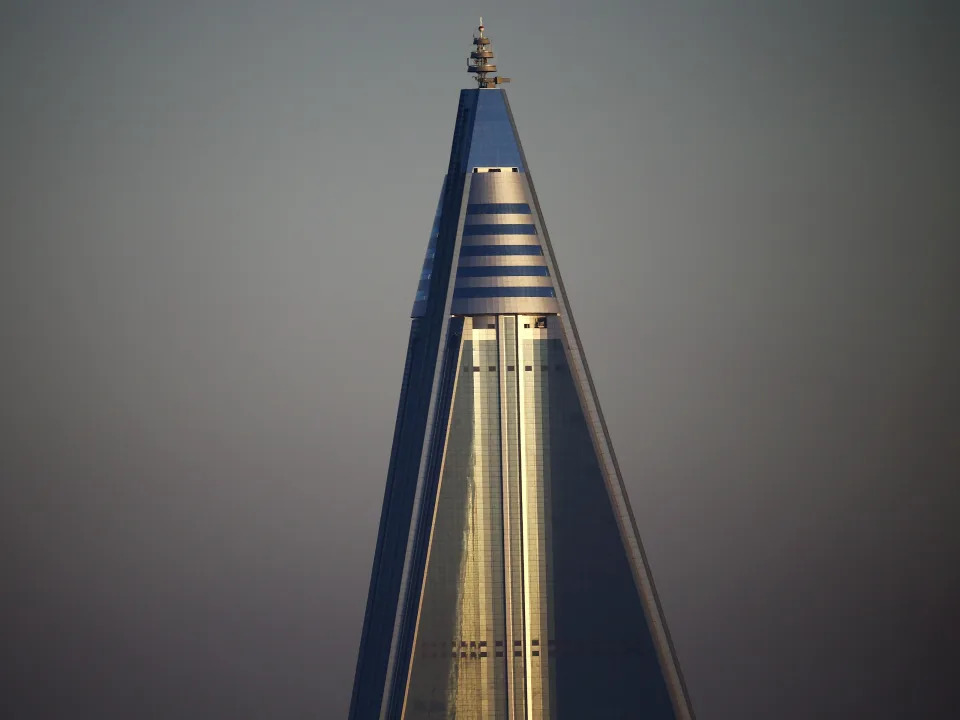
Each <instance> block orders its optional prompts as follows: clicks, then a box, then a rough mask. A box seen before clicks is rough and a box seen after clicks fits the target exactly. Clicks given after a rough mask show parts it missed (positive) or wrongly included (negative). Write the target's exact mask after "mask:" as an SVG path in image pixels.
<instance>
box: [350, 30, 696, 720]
mask: <svg viewBox="0 0 960 720" xmlns="http://www.w3.org/2000/svg"><path fill="white" fill-rule="evenodd" d="M478 30H479V32H478V34H477V36H476V37H474V40H473V43H474V50H473V51H472V52H471V53H470V58H471V61H470V63H469V66H468V69H469V71H470V72H471V73H473V74H474V76H475V79H476V81H477V87H476V88H474V89H469V90H462V91H461V93H460V104H459V107H458V109H457V118H456V124H455V126H454V133H453V146H452V148H451V151H450V162H449V165H448V168H447V174H446V177H445V178H444V182H443V187H442V191H441V194H440V202H439V205H438V207H437V212H436V216H435V219H434V223H433V229H432V231H431V233H430V240H429V242H428V245H427V255H426V259H425V260H424V263H423V272H422V274H421V276H420V283H419V285H418V288H417V294H416V298H415V300H414V304H413V312H412V318H413V320H412V323H411V328H410V340H409V345H408V349H407V358H406V366H405V369H404V374H403V386H402V389H401V393H400V407H399V410H398V412H397V424H396V430H395V433H394V439H393V451H392V453H391V457H390V466H389V471H388V475H387V487H386V494H385V497H384V502H383V511H382V514H381V519H380V530H379V538H378V541H377V549H376V555H375V557H374V564H373V575H372V578H371V583H370V592H369V597H368V600H367V609H366V615H365V618H364V627H363V636H362V639H361V643H360V653H359V657H358V661H357V670H356V677H355V681H354V689H353V698H352V703H351V708H350V718H351V719H352V720H374V719H382V720H394V719H397V720H399V719H400V718H403V719H404V720H427V719H430V720H434V719H436V720H440V719H446V718H457V719H458V720H462V719H464V718H476V719H477V720H487V719H488V718H489V719H498V720H499V719H501V718H502V719H504V720H546V719H548V718H550V719H553V718H559V719H560V720H566V719H567V718H570V719H572V720H588V719H596V720H604V719H606V718H637V719H643V720H660V719H661V718H678V719H685V718H692V717H693V713H692V711H691V709H690V706H689V702H688V699H687V695H686V691H685V689H684V685H683V680H682V678H681V675H680V669H679V666H678V664H677V660H676V657H675V654H674V651H673V648H672V645H671V643H670V639H669V635H668V633H667V628H666V625H665V623H664V620H663V616H662V613H661V610H660V606H659V602H658V600H657V596H656V591H655V590H654V586H653V581H652V579H651V576H650V571H649V568H648V567H647V562H646V559H645V557H644V554H643V549H642V547H641V544H640V540H639V536H638V534H637V529H636V524H635V522H634V519H633V514H632V512H631V510H630V506H629V504H628V502H627V497H626V494H625V491H624V486H623V482H622V480H621V477H620V471H619V469H618V467H617V463H616V460H615V458H614V455H613V449H612V447H611V445H610V440H609V437H608V434H607V430H606V427H605V425H604V421H603V417H602V415H601V414H600V407H599V405H598V403H597V398H596V394H595V392H594V388H593V383H592V381H591V379H590V375H589V372H588V370H587V365H586V360H585V356H584V352H583V348H582V347H581V344H580V340H579V337H578V336H577V331H576V328H575V326H574V323H573V317H572V315H571V314H570V308H569V306H568V304H567V299H566V296H565V294H564V291H563V283H562V282H561V280H560V274H559V272H558V269H557V263H556V259H555V257H554V254H553V251H552V249H551V246H550V240H549V236H548V235H547V228H546V225H545V224H544V219H543V215H542V213H541V211H540V206H539V204H538V202H537V195H536V192H535V190H534V187H533V182H532V179H531V176H530V174H529V171H528V166H527V162H526V158H525V157H524V154H523V149H522V147H521V145H520V140H519V138H518V136H517V131H516V126H515V124H514V121H513V116H512V114H511V112H510V106H509V104H508V102H507V97H506V94H505V92H504V91H503V90H502V89H501V88H500V87H499V85H500V84H502V83H503V82H506V80H507V79H506V78H499V77H496V76H495V75H494V73H495V72H496V66H495V65H494V64H493V51H492V46H491V44H490V39H489V38H488V37H486V36H485V34H484V27H483V25H482V21H481V25H480V27H479V29H478Z"/></svg>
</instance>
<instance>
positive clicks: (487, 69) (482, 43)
mask: <svg viewBox="0 0 960 720" xmlns="http://www.w3.org/2000/svg"><path fill="white" fill-rule="evenodd" d="M484 30H486V28H485V27H484V26H483V18H480V25H479V27H478V28H477V34H476V35H474V36H473V45H474V49H473V51H471V53H470V63H469V64H468V65H467V72H471V73H474V74H475V76H476V77H474V79H475V80H476V81H477V86H478V87H480V88H493V87H496V86H497V85H499V84H500V83H506V82H510V78H505V77H497V76H493V77H487V76H488V75H489V74H490V73H495V72H496V71H497V66H496V65H494V64H493V46H492V45H491V44H490V38H488V37H487V36H486V35H484V34H483V31H484Z"/></svg>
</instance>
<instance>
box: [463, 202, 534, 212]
mask: <svg viewBox="0 0 960 720" xmlns="http://www.w3.org/2000/svg"><path fill="white" fill-rule="evenodd" d="M509 214H518V215H529V214H530V206H529V205H528V204H527V203H470V204H469V205H467V215H509Z"/></svg>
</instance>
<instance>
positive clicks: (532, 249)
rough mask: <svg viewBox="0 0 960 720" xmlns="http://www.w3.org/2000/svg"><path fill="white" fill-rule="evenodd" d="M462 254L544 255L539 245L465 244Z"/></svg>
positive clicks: (469, 255) (461, 250)
mask: <svg viewBox="0 0 960 720" xmlns="http://www.w3.org/2000/svg"><path fill="white" fill-rule="evenodd" d="M460 254H461V255H463V256H467V257H474V256H477V255H543V249H542V248H541V247H540V246H539V245H464V246H463V247H462V248H460Z"/></svg>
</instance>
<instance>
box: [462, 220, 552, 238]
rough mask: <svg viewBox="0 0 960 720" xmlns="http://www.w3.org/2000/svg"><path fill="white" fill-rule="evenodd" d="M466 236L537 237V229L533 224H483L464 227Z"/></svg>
mask: <svg viewBox="0 0 960 720" xmlns="http://www.w3.org/2000/svg"><path fill="white" fill-rule="evenodd" d="M463 234H464V236H469V235H536V234H537V227H536V226H535V225H531V224H520V223H504V224H502V225H497V224H490V223H483V224H479V225H464V226H463Z"/></svg>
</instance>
